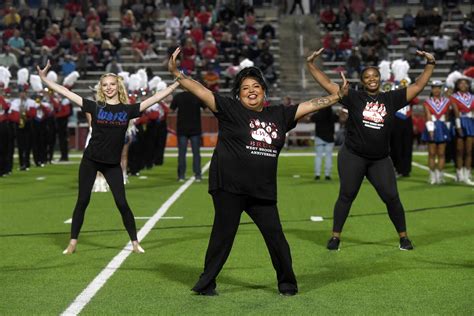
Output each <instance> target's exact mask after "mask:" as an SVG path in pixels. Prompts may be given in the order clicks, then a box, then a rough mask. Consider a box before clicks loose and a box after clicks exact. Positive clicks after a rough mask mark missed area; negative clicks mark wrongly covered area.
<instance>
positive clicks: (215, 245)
mask: <svg viewBox="0 0 474 316" xmlns="http://www.w3.org/2000/svg"><path fill="white" fill-rule="evenodd" d="M212 199H213V202H214V211H215V215H214V224H213V226H212V233H211V237H210V240H209V245H208V248H207V252H206V259H205V263H204V272H203V273H202V274H201V277H200V279H199V281H198V282H197V283H196V285H195V286H194V287H193V291H196V292H205V291H209V290H211V289H214V288H215V287H216V277H217V275H218V274H219V272H220V271H221V269H222V267H223V266H224V263H225V262H226V260H227V257H228V256H229V253H230V250H231V249H232V244H233V242H234V238H235V234H236V233H237V229H238V228H239V223H240V215H241V214H242V211H244V210H245V211H246V212H247V214H248V215H249V216H250V217H251V218H252V220H253V221H254V222H255V224H257V226H258V228H259V229H260V232H261V233H262V235H263V238H264V239H265V243H266V244H267V248H268V251H269V252H270V257H271V259H272V263H273V267H274V268H275V271H276V275H277V279H278V289H279V290H280V291H285V290H297V284H296V278H295V274H294V273H293V268H292V261H291V254H290V247H289V246H288V242H287V241H286V239H285V235H284V234H283V230H282V227H281V223H280V217H279V215H278V209H277V206H276V203H275V202H274V201H268V200H261V199H256V198H252V197H249V196H246V195H238V194H233V193H229V192H225V191H220V190H219V191H215V192H214V193H213V194H212Z"/></svg>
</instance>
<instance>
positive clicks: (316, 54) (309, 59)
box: [306, 47, 324, 63]
mask: <svg viewBox="0 0 474 316" xmlns="http://www.w3.org/2000/svg"><path fill="white" fill-rule="evenodd" d="M323 51H324V48H323V47H322V48H320V49H318V50H316V51H314V52H313V53H312V54H311V55H309V56H308V57H306V62H308V63H313V62H314V61H315V60H316V59H317V58H318V57H319V55H321V54H322V52H323Z"/></svg>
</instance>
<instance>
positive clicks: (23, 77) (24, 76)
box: [16, 68, 30, 86]
mask: <svg viewBox="0 0 474 316" xmlns="http://www.w3.org/2000/svg"><path fill="white" fill-rule="evenodd" d="M29 76H30V72H29V71H28V69H27V68H21V69H20V70H18V72H17V82H16V83H17V85H18V86H25V85H28V77H29Z"/></svg>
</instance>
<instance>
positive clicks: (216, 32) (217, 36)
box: [211, 23, 222, 45]
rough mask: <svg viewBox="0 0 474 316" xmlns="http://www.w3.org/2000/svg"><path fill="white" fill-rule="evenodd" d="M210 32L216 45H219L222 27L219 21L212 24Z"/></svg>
mask: <svg viewBox="0 0 474 316" xmlns="http://www.w3.org/2000/svg"><path fill="white" fill-rule="evenodd" d="M211 34H212V37H213V38H214V40H215V41H216V43H217V45H219V44H220V42H221V40H222V27H221V24H220V23H216V24H214V27H213V28H212V31H211Z"/></svg>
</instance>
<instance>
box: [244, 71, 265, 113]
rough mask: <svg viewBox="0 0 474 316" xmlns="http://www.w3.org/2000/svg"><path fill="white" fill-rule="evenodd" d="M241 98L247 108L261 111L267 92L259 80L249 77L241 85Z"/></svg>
mask: <svg viewBox="0 0 474 316" xmlns="http://www.w3.org/2000/svg"><path fill="white" fill-rule="evenodd" d="M239 98H240V102H242V104H243V106H245V107H246V108H248V109H250V110H253V111H261V110H262V108H263V101H264V99H265V90H264V89H263V87H262V85H261V84H260V83H259V82H258V81H257V80H255V79H254V78H252V77H247V78H245V79H244V80H242V83H241V84H240V90H239Z"/></svg>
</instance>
